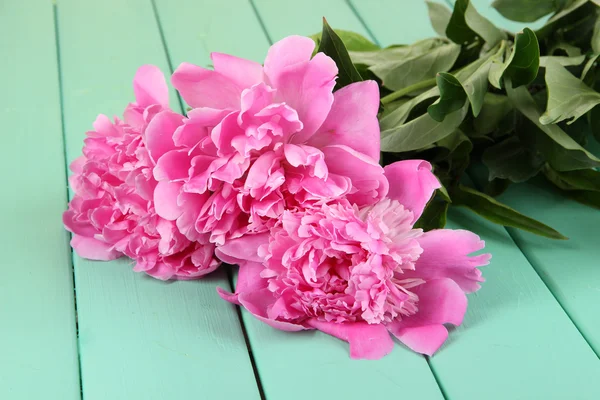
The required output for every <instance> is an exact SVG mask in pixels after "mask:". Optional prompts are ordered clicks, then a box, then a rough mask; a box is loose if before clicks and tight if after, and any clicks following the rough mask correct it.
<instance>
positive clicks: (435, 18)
mask: <svg viewBox="0 0 600 400" xmlns="http://www.w3.org/2000/svg"><path fill="white" fill-rule="evenodd" d="M425 3H427V10H428V12H429V20H430V21H431V26H433V29H434V30H435V31H436V32H437V34H438V35H440V36H446V27H447V26H448V23H449V22H450V17H451V16H452V11H450V9H449V8H448V7H446V6H445V5H443V4H440V3H436V2H434V1H426V2H425Z"/></svg>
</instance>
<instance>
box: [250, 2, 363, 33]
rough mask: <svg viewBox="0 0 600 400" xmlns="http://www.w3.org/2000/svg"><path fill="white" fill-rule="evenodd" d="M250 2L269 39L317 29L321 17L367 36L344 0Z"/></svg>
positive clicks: (319, 27) (318, 30)
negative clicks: (257, 13)
mask: <svg viewBox="0 0 600 400" xmlns="http://www.w3.org/2000/svg"><path fill="white" fill-rule="evenodd" d="M254 3H255V4H256V7H257V9H258V12H259V15H260V17H261V19H262V20H263V22H264V24H265V27H266V30H267V32H268V33H269V36H270V38H271V40H273V41H277V40H279V39H281V38H283V37H285V36H289V35H305V36H309V35H312V34H315V33H319V32H321V30H322V28H323V22H322V18H323V17H325V18H326V19H327V22H328V23H329V25H331V26H332V27H333V28H334V29H346V30H352V31H354V32H358V33H360V34H361V35H363V36H365V37H368V38H371V37H370V36H371V35H370V34H369V32H368V31H367V30H366V29H365V27H364V26H363V25H362V23H361V22H360V20H359V19H358V18H357V16H356V14H355V13H354V12H353V11H352V9H351V8H350V7H349V6H348V4H347V3H346V2H345V1H344V0H327V1H315V0H308V1H298V2H292V1H278V0H254ZM371 39H372V38H371Z"/></svg>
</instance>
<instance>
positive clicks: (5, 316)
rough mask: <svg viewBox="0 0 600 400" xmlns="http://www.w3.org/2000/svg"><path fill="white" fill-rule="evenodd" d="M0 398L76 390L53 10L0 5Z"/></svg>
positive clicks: (60, 395)
mask: <svg viewBox="0 0 600 400" xmlns="http://www.w3.org/2000/svg"><path fill="white" fill-rule="evenodd" d="M0 54H2V63H0V72H1V76H2V78H1V79H0V125H1V126H2V147H1V148H0V182H2V195H0V213H1V214H0V215H1V216H0V222H1V228H2V230H1V231H0V251H1V252H2V261H1V267H0V268H1V270H2V280H1V281H0V321H1V322H0V324H1V325H2V328H1V329H0V341H1V343H0V360H1V362H0V398H1V399H10V400H21V399H23V400H29V399H42V398H53V399H65V400H68V399H79V392H80V388H79V372H78V365H77V362H78V361H77V338H76V329H75V306H74V301H73V271H72V266H71V251H70V249H69V247H68V234H67V232H65V230H64V229H63V227H62V224H61V213H62V211H63V210H64V208H65V206H66V204H67V192H66V185H65V164H64V163H65V161H64V156H63V140H62V126H61V114H60V112H61V111H60V93H59V85H58V68H57V62H56V47H55V44H54V17H53V8H52V4H51V3H50V2H48V1H43V0H39V1H31V2H29V3H28V7H23V6H22V4H19V3H17V2H2V3H1V4H0Z"/></svg>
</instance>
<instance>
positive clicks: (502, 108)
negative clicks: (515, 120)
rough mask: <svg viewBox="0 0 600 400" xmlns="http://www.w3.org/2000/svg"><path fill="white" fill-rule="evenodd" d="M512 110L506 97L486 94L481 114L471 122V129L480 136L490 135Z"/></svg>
mask: <svg viewBox="0 0 600 400" xmlns="http://www.w3.org/2000/svg"><path fill="white" fill-rule="evenodd" d="M512 108H513V106H512V104H511V103H510V101H509V100H508V97H506V96H504V95H500V94H495V93H489V92H488V93H486V94H485V97H484V98H483V105H482V107H481V112H480V113H479V115H478V116H477V118H475V119H474V120H473V128H474V129H475V131H476V132H477V133H478V134H479V135H482V136H483V135H488V134H490V133H492V132H493V131H494V130H495V129H496V128H497V127H498V125H499V124H500V121H501V120H502V119H504V117H506V115H507V114H508V113H509V112H510V110H512Z"/></svg>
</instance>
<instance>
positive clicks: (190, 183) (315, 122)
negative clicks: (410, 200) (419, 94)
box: [147, 36, 388, 263]
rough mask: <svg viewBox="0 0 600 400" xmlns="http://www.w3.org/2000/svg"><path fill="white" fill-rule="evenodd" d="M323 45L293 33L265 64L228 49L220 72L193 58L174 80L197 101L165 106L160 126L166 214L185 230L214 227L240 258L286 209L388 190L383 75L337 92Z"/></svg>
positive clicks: (159, 196)
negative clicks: (183, 113) (180, 111)
mask: <svg viewBox="0 0 600 400" xmlns="http://www.w3.org/2000/svg"><path fill="white" fill-rule="evenodd" d="M313 49H314V43H313V41H312V40H311V39H309V38H305V37H299V36H291V37H287V38H285V39H283V40H281V41H280V42H278V43H276V44H275V45H273V46H272V47H271V48H270V50H269V52H268V54H267V57H266V59H265V63H264V67H263V66H261V65H260V64H258V63H255V62H252V61H248V60H244V59H240V58H236V57H233V56H230V55H226V54H219V53H213V54H212V61H213V64H214V68H215V69H214V71H213V70H207V69H204V68H201V67H198V66H195V65H191V64H186V63H184V64H181V65H180V66H179V68H177V70H176V71H175V73H174V74H173V77H172V82H173V85H174V86H175V88H177V89H178V90H179V92H180V93H181V95H182V97H183V98H184V99H185V101H186V102H187V103H188V104H189V105H191V106H192V107H194V109H192V110H191V111H190V112H189V114H188V117H187V119H186V120H185V121H184V124H178V116H177V115H176V114H174V113H172V112H170V111H163V112H162V113H160V114H159V115H157V117H156V119H160V120H161V121H162V123H161V124H158V123H157V124H155V125H154V126H153V127H149V128H148V131H147V135H148V142H149V144H148V146H149V150H150V154H151V156H152V158H153V159H155V160H157V164H156V168H155V170H154V176H155V178H156V179H157V180H158V181H159V183H158V186H157V190H156V191H155V203H156V210H157V213H158V214H159V215H160V216H161V217H163V218H165V219H168V220H174V221H176V224H177V226H178V227H179V229H180V230H181V231H182V232H187V234H191V232H192V231H195V232H197V234H199V235H205V234H209V235H210V241H211V242H213V243H216V244H217V245H218V247H217V250H216V251H217V255H218V256H219V257H220V258H221V259H223V260H224V261H227V262H231V263H236V262H239V261H240V259H237V258H235V257H232V256H230V255H229V254H228V253H227V252H229V250H230V249H231V248H250V246H252V243H253V242H254V241H257V240H261V239H260V238H255V237H254V236H257V235H259V236H260V235H261V234H262V236H266V235H268V231H269V229H270V228H271V227H272V226H273V225H274V224H275V222H276V221H277V219H278V218H279V217H280V216H281V215H282V214H283V212H284V210H289V209H294V208H310V207H319V206H320V205H321V204H325V203H327V202H330V201H332V200H335V199H340V198H347V199H348V200H349V201H351V202H353V203H356V204H358V205H368V204H373V203H375V202H376V201H378V200H380V199H381V198H383V197H384V196H385V194H386V193H387V190H388V187H387V180H386V179H385V177H384V174H383V168H382V167H381V166H380V165H379V164H378V159H379V125H378V122H377V111H378V106H379V93H378V87H377V84H376V83H375V82H373V81H366V82H360V83H355V84H352V85H349V86H347V87H345V88H343V89H341V90H339V91H336V92H335V93H333V92H332V91H333V87H334V85H335V79H336V75H337V72H338V71H337V67H336V65H335V63H334V61H333V60H332V59H331V58H329V57H327V56H326V55H324V54H323V53H319V54H317V55H315V56H314V57H313V58H312V59H311V55H312V51H313ZM152 128H160V129H152ZM152 138H157V139H156V140H153V139H152ZM158 138H160V139H158ZM167 138H172V140H169V139H167ZM151 142H152V143H155V144H156V146H153V145H152V144H151ZM225 244H226V245H227V248H225V247H221V246H223V245H225ZM224 250H227V252H225V251H224Z"/></svg>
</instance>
